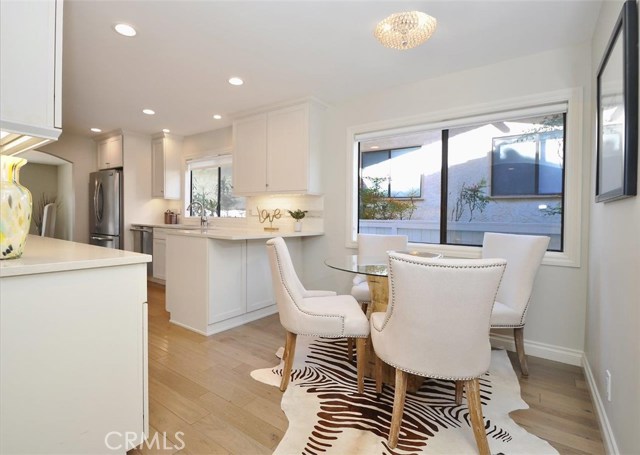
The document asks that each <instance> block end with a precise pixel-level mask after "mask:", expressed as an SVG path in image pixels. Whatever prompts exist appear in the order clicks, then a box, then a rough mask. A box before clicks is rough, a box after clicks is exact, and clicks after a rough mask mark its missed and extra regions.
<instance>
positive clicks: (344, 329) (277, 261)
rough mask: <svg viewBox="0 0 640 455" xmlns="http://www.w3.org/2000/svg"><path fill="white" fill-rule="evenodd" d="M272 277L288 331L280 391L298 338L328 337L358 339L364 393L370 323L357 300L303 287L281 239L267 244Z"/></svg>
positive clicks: (358, 359) (283, 321)
mask: <svg viewBox="0 0 640 455" xmlns="http://www.w3.org/2000/svg"><path fill="white" fill-rule="evenodd" d="M267 252H268V254H269V264H270V266H271V278H272V280H273V290H274V293H275V297H276V306H277V307H278V313H279V315H280V323H281V324H282V326H283V327H284V329H285V330H286V332H287V339H286V343H285V348H284V355H283V360H284V368H283V371H282V381H281V382H280V390H282V391H283V392H284V391H285V390H286V389H287V385H288V384H289V378H290V376H291V368H292V365H293V358H294V356H295V351H296V337H297V336H298V335H309V336H318V337H325V338H348V339H349V338H355V339H356V355H357V359H356V362H357V378H358V386H360V385H361V384H362V387H363V389H362V391H364V385H363V384H364V365H365V363H364V362H365V361H366V359H365V355H366V354H365V342H366V340H367V337H368V336H369V321H368V320H367V317H366V316H365V314H364V313H363V312H362V310H361V309H360V305H358V302H357V301H356V299H354V298H353V297H352V296H350V295H336V293H335V292H333V291H309V290H307V289H305V288H304V286H303V285H302V283H301V282H300V279H299V278H298V275H297V274H296V271H295V269H294V267H293V262H292V261H291V256H290V255H289V250H288V248H287V245H286V243H285V242H284V240H283V239H282V238H281V237H276V238H274V239H270V240H268V241H267Z"/></svg>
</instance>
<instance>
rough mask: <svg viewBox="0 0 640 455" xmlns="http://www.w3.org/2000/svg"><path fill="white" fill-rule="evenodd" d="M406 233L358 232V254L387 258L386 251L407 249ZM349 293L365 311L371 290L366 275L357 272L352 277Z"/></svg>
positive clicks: (369, 301)
mask: <svg viewBox="0 0 640 455" xmlns="http://www.w3.org/2000/svg"><path fill="white" fill-rule="evenodd" d="M407 242H408V238H407V236H406V235H378V234H358V256H360V257H368V258H376V257H380V258H383V261H384V262H386V260H387V251H402V250H406V249H407ZM351 295H352V296H353V297H355V299H356V300H357V301H358V302H360V304H361V306H362V310H363V311H366V309H367V306H368V305H369V303H371V291H370V289H369V283H368V282H367V277H366V275H362V274H358V275H356V276H355V277H353V286H352V287H351Z"/></svg>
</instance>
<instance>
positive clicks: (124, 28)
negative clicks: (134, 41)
mask: <svg viewBox="0 0 640 455" xmlns="http://www.w3.org/2000/svg"><path fill="white" fill-rule="evenodd" d="M113 28H114V30H115V31H116V32H118V33H119V34H121V35H122V36H129V37H131V36H136V33H137V32H136V29H135V28H133V27H132V26H130V25H129V24H116V25H114V26H113Z"/></svg>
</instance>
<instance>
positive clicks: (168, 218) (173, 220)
mask: <svg viewBox="0 0 640 455" xmlns="http://www.w3.org/2000/svg"><path fill="white" fill-rule="evenodd" d="M164 224H178V214H177V213H174V212H173V211H171V210H167V211H166V212H164Z"/></svg>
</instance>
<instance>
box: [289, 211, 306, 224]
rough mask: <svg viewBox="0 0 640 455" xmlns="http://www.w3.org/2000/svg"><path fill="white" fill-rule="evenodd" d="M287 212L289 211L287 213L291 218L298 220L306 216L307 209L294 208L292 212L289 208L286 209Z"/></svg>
mask: <svg viewBox="0 0 640 455" xmlns="http://www.w3.org/2000/svg"><path fill="white" fill-rule="evenodd" d="M287 212H289V215H291V218H293V219H294V220H296V221H300V220H301V219H303V218H304V217H305V216H306V214H307V212H308V210H300V209H296V210H294V211H293V212H292V211H291V210H287Z"/></svg>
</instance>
